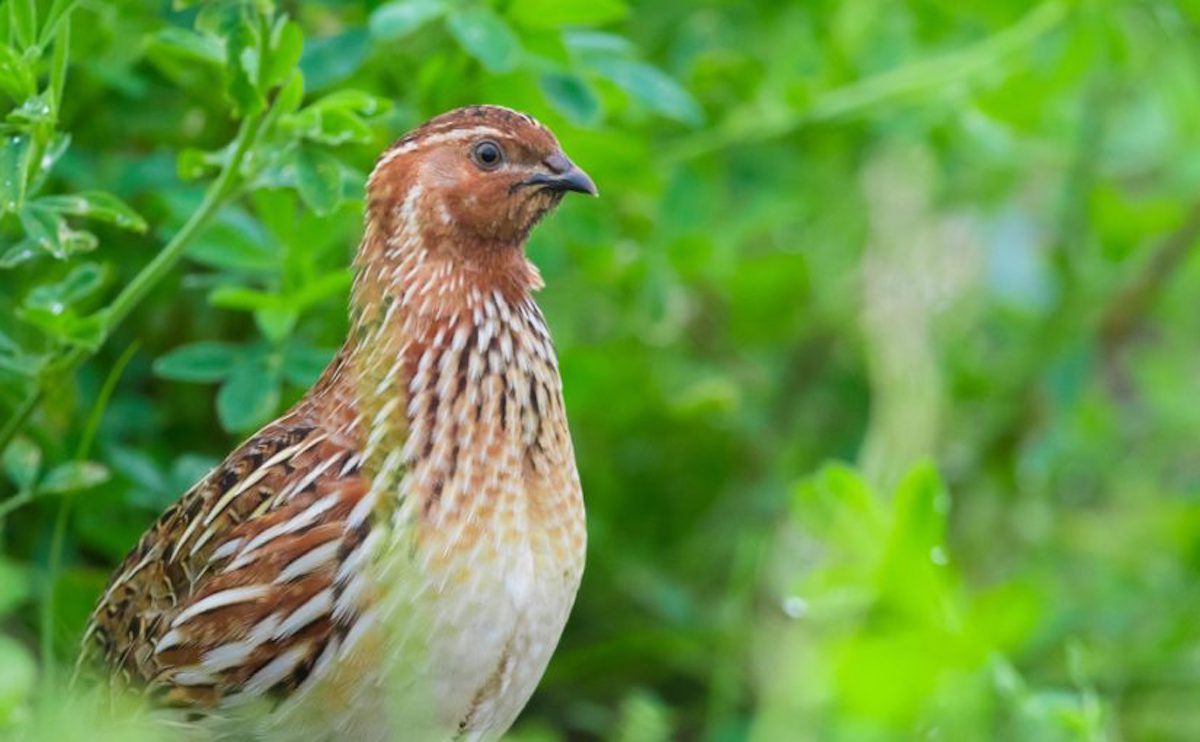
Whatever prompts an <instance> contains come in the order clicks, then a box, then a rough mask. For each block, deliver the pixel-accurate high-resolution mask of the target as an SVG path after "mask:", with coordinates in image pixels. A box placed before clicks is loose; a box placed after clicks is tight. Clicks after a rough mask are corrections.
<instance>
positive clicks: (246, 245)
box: [187, 206, 281, 273]
mask: <svg viewBox="0 0 1200 742" xmlns="http://www.w3.org/2000/svg"><path fill="white" fill-rule="evenodd" d="M187 255H188V257H189V258H191V259H192V260H195V261H198V262H200V263H203V264H205V265H208V266H212V267H214V268H220V269H222V270H225V271H233V272H238V273H265V272H272V271H274V270H276V269H277V268H278V267H279V261H280V259H281V258H280V251H279V245H278V243H277V242H276V241H275V240H274V239H273V238H272V237H271V235H270V233H268V232H267V230H266V229H264V228H263V225H262V223H261V222H259V221H258V220H257V219H255V218H254V217H252V216H251V215H249V214H247V213H246V212H245V211H243V210H241V209H239V208H237V207H235V206H226V207H225V208H223V209H221V211H220V213H219V214H218V215H217V219H216V221H215V222H214V223H213V224H212V225H211V226H210V227H209V228H208V229H206V230H204V232H203V233H202V234H201V235H200V236H199V237H198V238H197V239H196V241H195V242H193V243H192V244H191V246H189V247H188V249H187Z"/></svg>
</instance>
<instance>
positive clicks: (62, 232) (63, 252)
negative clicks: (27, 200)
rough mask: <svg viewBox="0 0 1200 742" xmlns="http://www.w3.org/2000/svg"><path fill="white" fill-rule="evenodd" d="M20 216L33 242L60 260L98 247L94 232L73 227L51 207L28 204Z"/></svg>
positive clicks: (26, 232) (26, 233)
mask: <svg viewBox="0 0 1200 742" xmlns="http://www.w3.org/2000/svg"><path fill="white" fill-rule="evenodd" d="M20 217H21V226H22V227H24V228H25V235H26V236H27V237H28V238H29V239H30V240H31V241H32V242H33V244H34V245H36V246H37V248H38V249H40V250H44V251H45V252H48V253H50V254H51V255H53V256H54V257H56V258H58V259H60V260H61V259H63V258H66V257H69V256H71V255H75V254H77V253H82V252H91V251H92V250H95V249H96V244H97V240H96V236H95V235H94V234H92V233H91V232H85V231H83V230H76V229H71V227H70V225H68V224H67V221H66V220H65V219H63V218H62V217H61V216H59V215H58V214H57V213H55V212H54V211H51V210H50V209H47V208H45V207H42V206H37V205H34V204H27V205H26V206H25V208H23V209H21V213H20Z"/></svg>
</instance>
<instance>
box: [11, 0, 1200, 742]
mask: <svg viewBox="0 0 1200 742" xmlns="http://www.w3.org/2000/svg"><path fill="white" fill-rule="evenodd" d="M0 41H2V42H3V43H0V100H2V101H3V103H2V104H0V105H3V106H4V111H5V113H4V123H3V125H2V128H3V137H2V138H0V425H2V426H3V427H2V428H0V448H4V449H5V450H4V453H3V477H0V519H2V521H0V541H2V543H0V547H2V548H0V621H2V624H3V631H2V633H0V736H5V735H7V736H15V737H24V738H47V739H49V738H60V739H66V738H72V737H76V736H77V735H79V734H81V733H82V732H83V731H84V730H86V732H87V734H88V735H89V737H90V738H99V737H100V736H101V735H102V734H104V733H106V732H105V729H106V727H104V726H103V725H101V726H96V725H95V722H93V721H87V722H84V721H81V719H84V718H86V717H85V716H81V715H79V714H75V713H74V712H68V711H64V710H63V709H64V706H63V704H64V703H67V702H68V701H66V700H64V699H65V698H67V696H65V695H64V694H65V691H64V690H63V687H64V685H65V677H66V676H67V675H68V674H69V668H70V666H71V664H72V662H73V660H74V654H75V648H76V646H77V641H78V636H79V633H80V631H81V628H82V626H83V622H84V620H85V617H86V614H87V612H88V611H89V610H90V608H91V606H92V604H93V602H94V600H95V598H96V596H97V594H98V592H99V590H100V588H101V586H102V584H103V582H104V580H105V578H106V576H107V574H108V572H109V570H110V569H111V568H112V566H113V565H114V564H115V563H116V562H117V561H118V560H119V559H120V558H121V557H122V556H123V555H124V553H125V552H126V550H127V549H129V548H130V546H131V545H132V544H133V542H134V541H135V540H136V538H137V536H138V535H139V534H140V533H141V531H142V530H143V529H144V528H145V527H146V526H147V525H148V524H149V522H150V521H151V520H152V519H153V518H154V517H155V516H156V515H157V514H158V513H159V512H160V511H161V510H162V509H163V508H164V507H166V506H167V505H168V504H169V503H170V502H172V501H173V500H174V499H175V498H176V497H178V496H179V495H180V493H181V492H183V490H184V489H186V488H187V487H188V486H189V485H190V484H191V483H192V482H193V481H195V479H196V478H197V477H199V476H200V475H201V474H202V473H203V472H204V471H205V470H206V468H207V467H209V466H211V465H212V464H213V463H215V462H216V461H217V460H218V459H219V458H220V457H221V456H222V455H223V454H224V453H225V452H227V451H228V450H229V449H230V448H231V447H232V446H233V445H235V444H236V443H237V442H238V441H239V440H240V439H241V438H242V437H244V436H245V435H246V434H247V433H248V432H250V431H252V430H253V429H254V428H255V427H256V426H257V425H259V424H260V423H262V422H263V421H265V420H267V419H269V418H271V417H272V416H273V415H275V414H277V413H278V412H280V411H282V410H283V409H284V408H285V407H286V406H287V404H289V403H290V402H291V401H293V400H295V399H296V398H297V397H298V396H299V395H300V394H301V393H302V392H303V391H304V389H305V388H306V387H307V385H308V384H309V383H311V381H312V380H313V379H314V378H315V377H316V375H317V373H318V372H319V371H320V369H321V367H322V365H323V364H324V363H325V362H326V361H327V360H328V358H329V357H330V355H331V353H332V352H333V349H334V348H336V347H337V345H338V344H340V342H341V340H342V337H343V333H344V331H345V328H346V312H345V307H346V294H347V288H348V285H349V280H350V274H349V270H348V263H349V259H350V256H351V255H352V252H353V250H354V248H355V246H356V241H357V239H358V235H359V230H360V224H361V210H362V202H361V196H362V183H363V180H364V177H365V173H366V172H368V171H369V169H370V167H371V165H372V161H373V158H374V157H375V156H376V155H377V154H378V153H379V152H380V151H381V150H382V149H383V148H384V147H386V146H387V144H388V143H389V142H390V141H391V140H393V139H394V138H396V137H398V136H399V135H400V134H402V133H403V132H404V131H406V130H407V129H408V128H410V127H411V126H413V125H415V124H417V123H419V122H420V121H422V120H423V119H424V118H426V117H428V116H431V115H433V114H436V113H439V112H441V111H443V110H446V109H448V108H451V107H454V106H457V105H461V104H466V103H473V102H490V103H499V104H503V105H508V106H511V107H514V108H519V109H522V110H525V111H528V112H530V113H532V114H534V115H535V116H537V117H539V118H540V119H541V120H542V121H544V122H545V123H547V124H548V125H550V126H551V127H552V128H553V129H554V130H555V131H556V132H557V133H558V135H559V137H560V139H561V140H562V142H563V144H564V146H565V148H566V150H567V152H569V153H570V155H571V156H572V157H573V159H575V161H576V162H578V163H580V164H581V165H582V166H583V167H584V168H585V169H587V170H588V171H589V172H590V173H591V174H592V175H593V177H594V178H595V180H596V182H597V183H598V184H599V187H600V191H601V194H602V197H601V198H600V199H599V200H587V199H568V202H567V203H565V204H564V205H563V207H562V208H561V209H560V211H559V213H557V214H556V215H555V216H554V217H552V218H551V219H550V220H548V221H547V222H546V223H545V224H544V225H543V226H541V227H539V229H538V230H537V232H536V234H535V235H534V237H533V239H532V240H531V243H530V245H529V252H530V254H531V255H532V257H533V259H534V260H535V261H536V262H537V264H538V265H539V266H540V267H541V270H542V272H543V274H544V276H545V278H546V282H547V288H546V289H545V291H544V292H542V294H541V295H540V301H541V303H542V306H543V308H544V310H545V313H546V315H547V317H548V318H549V322H550V325H551V327H552V330H553V332H554V335H555V339H556V342H557V346H558V350H559V353H560V356H561V364H562V372H563V377H564V384H565V389H566V401H567V407H568V410H569V414H570V419H571V426H572V430H573V433H574V437H575V443H576V450H577V455H578V459H579V467H580V470H581V474H582V478H583V484H584V491H585V496H586V499H587V503H588V509H589V531H590V551H589V556H588V570H587V573H586V575H585V578H584V583H583V587H582V591H581V592H580V595H579V599H578V603H577V605H576V608H575V611H574V614H573V616H572V618H571V622H570V625H569V626H568V628H567V632H566V635H565V637H564V639H563V642H562V644H561V646H560V648H559V651H558V653H557V655H556V656H555V658H554V660H553V662H552V664H551V667H550V669H549V671H548V673H547V675H546V678H545V680H544V682H543V683H542V684H541V686H540V689H539V691H538V693H537V695H536V696H535V698H534V700H533V702H532V703H531V705H530V706H529V708H528V709H527V711H526V713H525V714H524V716H523V717H522V719H521V721H520V722H519V724H518V726H517V727H516V730H515V731H514V734H513V736H514V738H516V739H521V740H526V741H529V742H533V741H537V742H548V741H550V740H591V739H605V740H621V741H623V742H640V741H643V740H645V741H647V742H648V741H650V740H666V739H689V740H690V739H695V740H722V741H724V740H730V741H733V740H743V739H751V740H792V739H823V740H826V739H827V740H877V739H878V740H884V739H953V740H963V739H1021V740H1059V739H1062V740H1071V739H1112V740H1123V739H1129V740H1167V739H1196V738H1200V456H1198V455H1197V443H1198V442H1200V311H1197V299H1196V297H1197V295H1198V294H1200V261H1197V260H1195V259H1194V258H1193V256H1192V253H1193V251H1194V248H1195V247H1196V243H1197V241H1198V239H1197V238H1198V235H1200V195H1198V194H1200V156H1198V155H1197V153H1198V152H1200V3H1198V2H1196V1H1195V0H1130V1H1128V2H1120V1H1118V0H1078V1H1074V2H1072V1H1065V0H1064V1H1062V2H1043V3H1036V4H1035V3H1020V2H1006V1H1003V0H980V1H977V2H970V3H965V2H957V1H955V2H952V1H951V0H923V1H910V2H896V1H895V0H816V1H813V2H777V3H772V2H721V1H718V0H702V1H701V2H687V1H685V0H657V1H655V0H579V1H578V2H567V1H565V0H562V1H560V0H496V1H494V2H486V1H485V0H396V1H395V2H349V1H345V2H338V1H336V0H328V1H326V2H282V1H281V2H279V3H278V4H277V5H274V6H272V4H271V3H269V2H267V0H261V1H259V2H225V3H189V2H183V3H176V4H174V5H172V4H171V3H169V2H163V1H160V0H155V1H152V2H147V1H146V0H123V1H122V0H118V1H113V2H103V1H102V0H83V1H81V2H73V1H71V0H7V1H6V2H4V3H2V4H0ZM152 261H153V262H152ZM85 723H86V724H87V725H88V726H83V725H84V724H85ZM72 724H74V725H75V726H72ZM71 730H74V731H71ZM107 734H109V736H110V737H111V738H114V739H117V738H120V739H128V738H130V737H129V736H128V735H129V734H131V732H130V731H129V730H128V729H124V728H123V727H119V726H114V727H113V729H111V730H108V731H107Z"/></svg>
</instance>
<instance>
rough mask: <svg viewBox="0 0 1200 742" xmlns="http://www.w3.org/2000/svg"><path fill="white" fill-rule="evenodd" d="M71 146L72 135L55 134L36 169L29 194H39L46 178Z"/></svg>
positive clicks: (43, 151)
mask: <svg viewBox="0 0 1200 742" xmlns="http://www.w3.org/2000/svg"><path fill="white" fill-rule="evenodd" d="M70 146H71V135H70V134H67V133H65V132H55V133H54V135H53V136H52V137H51V138H50V142H49V143H48V144H47V145H46V148H45V149H44V150H42V157H41V159H40V160H39V161H38V167H37V168H36V169H35V171H34V174H33V178H32V180H31V181H30V185H29V189H28V192H30V193H37V192H38V191H39V190H41V188H42V186H43V185H45V183H46V178H47V177H48V176H49V175H50V172H51V171H52V170H53V169H54V166H55V165H56V164H57V163H58V161H59V159H60V158H61V157H62V156H63V154H64V153H65V152H66V151H67V148H68V147H70Z"/></svg>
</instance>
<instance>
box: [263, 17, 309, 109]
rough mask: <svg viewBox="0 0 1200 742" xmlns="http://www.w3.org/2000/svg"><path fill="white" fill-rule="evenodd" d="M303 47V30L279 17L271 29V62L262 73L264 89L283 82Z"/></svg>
mask: <svg viewBox="0 0 1200 742" xmlns="http://www.w3.org/2000/svg"><path fill="white" fill-rule="evenodd" d="M303 49H304V32H303V31H301V30H300V26H299V25H297V24H296V23H295V22H294V21H290V20H288V19H287V18H285V17H280V18H279V19H278V20H277V21H276V23H275V28H274V29H272V31H271V64H270V68H269V69H267V70H265V71H264V72H263V75H262V88H263V90H264V91H266V90H269V89H270V88H271V87H272V86H274V85H277V84H279V83H281V82H283V80H284V79H285V78H287V76H288V74H290V73H291V71H292V70H294V69H296V65H297V64H299V62H300V57H301V54H302V52H303Z"/></svg>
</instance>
